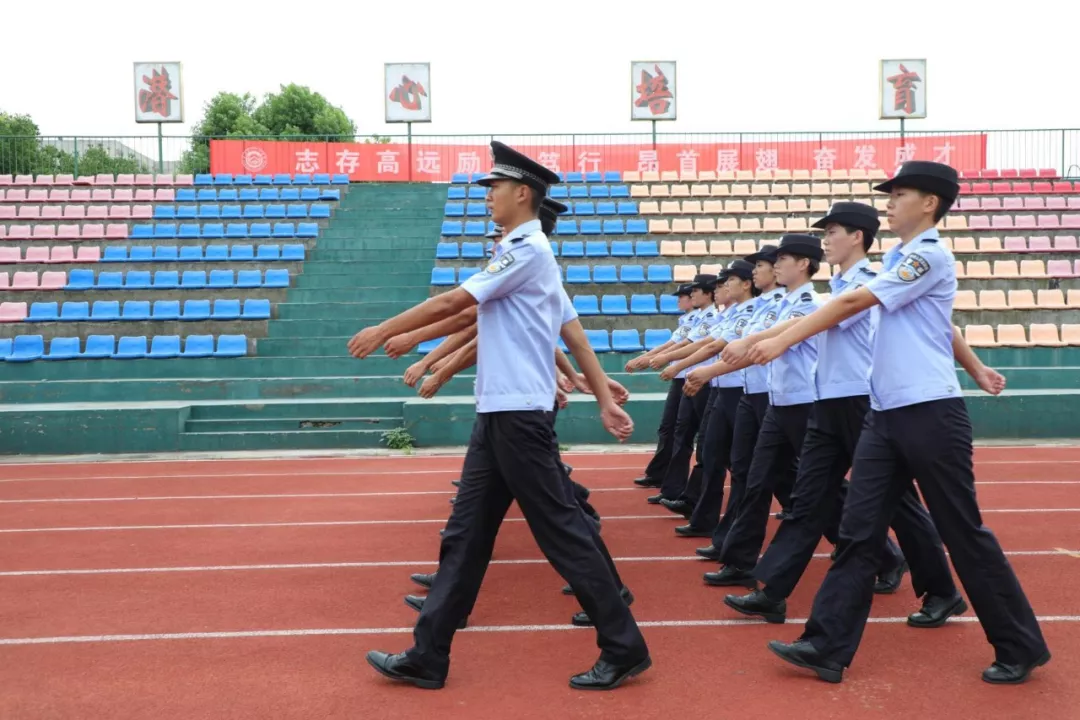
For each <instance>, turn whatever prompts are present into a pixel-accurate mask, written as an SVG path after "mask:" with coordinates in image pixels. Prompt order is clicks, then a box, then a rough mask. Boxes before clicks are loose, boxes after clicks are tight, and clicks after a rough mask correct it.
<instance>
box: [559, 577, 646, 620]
mask: <svg viewBox="0 0 1080 720" xmlns="http://www.w3.org/2000/svg"><path fill="white" fill-rule="evenodd" d="M619 594H620V595H621V596H622V599H623V602H625V603H626V606H627V607H630V606H631V605H633V604H634V594H633V593H632V592H630V588H628V587H624V588H623V589H622V591H621V592H620V593H619ZM570 624H571V625H577V626H578V627H592V626H593V621H592V620H591V619H590V618H589V615H588V613H586V612H585V611H584V610H582V611H581V612H577V613H574V617H572V618H570Z"/></svg>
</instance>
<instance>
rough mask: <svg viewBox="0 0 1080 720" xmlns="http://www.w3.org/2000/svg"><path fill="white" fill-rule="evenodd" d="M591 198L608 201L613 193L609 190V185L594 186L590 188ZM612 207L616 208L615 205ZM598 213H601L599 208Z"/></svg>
mask: <svg viewBox="0 0 1080 720" xmlns="http://www.w3.org/2000/svg"><path fill="white" fill-rule="evenodd" d="M589 197H591V198H594V199H602V200H606V199H607V198H609V197H611V191H610V190H608V187H607V185H593V186H592V187H591V188H589ZM612 207H614V205H612ZM597 212H599V207H598V208H597Z"/></svg>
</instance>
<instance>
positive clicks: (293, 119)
mask: <svg viewBox="0 0 1080 720" xmlns="http://www.w3.org/2000/svg"><path fill="white" fill-rule="evenodd" d="M355 134H356V125H355V124H354V123H353V121H352V120H350V119H349V118H348V116H347V115H346V114H345V111H344V110H342V109H341V108H339V107H336V106H334V105H331V104H330V102H329V101H327V99H326V98H324V97H323V96H322V95H320V94H319V93H317V92H312V91H311V89H310V88H308V87H304V86H301V85H296V84H291V85H282V86H281V92H279V93H268V94H267V95H266V96H265V97H264V98H263V100H262V102H261V103H259V102H257V101H256V99H255V98H254V97H253V96H252V95H250V94H248V93H245V94H243V95H237V94H236V93H226V92H223V93H218V94H217V95H216V96H214V98H213V99H211V100H210V102H208V103H207V104H206V107H205V109H204V113H203V118H202V120H200V121H199V123H198V124H197V125H195V126H194V127H193V128H192V138H191V148H190V149H189V150H187V151H186V152H185V153H184V155H183V157H182V158H181V160H180V171H181V172H185V173H197V172H208V171H209V169H210V140H211V139H212V138H223V137H241V136H242V137H247V138H252V139H271V138H279V137H284V136H289V135H316V136H320V137H321V138H322V139H327V140H333V141H339V142H349V141H351V140H353V138H354V136H355Z"/></svg>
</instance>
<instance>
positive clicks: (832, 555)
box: [829, 547, 840, 562]
mask: <svg viewBox="0 0 1080 720" xmlns="http://www.w3.org/2000/svg"><path fill="white" fill-rule="evenodd" d="M839 554H840V550H839V549H838V548H835V547H834V548H833V549H832V552H831V553H829V560H831V561H832V562H836V556H837V555H839Z"/></svg>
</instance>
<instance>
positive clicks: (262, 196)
mask: <svg viewBox="0 0 1080 720" xmlns="http://www.w3.org/2000/svg"><path fill="white" fill-rule="evenodd" d="M280 199H281V193H280V192H278V189H277V188H261V189H260V190H259V200H261V201H262V202H271V201H274V200H280Z"/></svg>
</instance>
